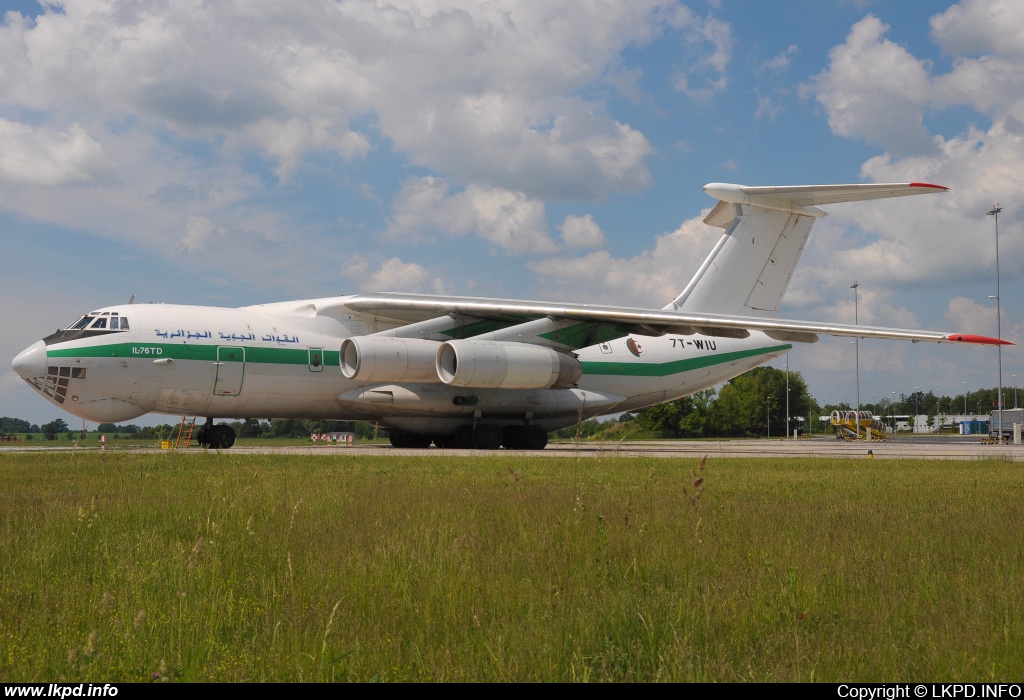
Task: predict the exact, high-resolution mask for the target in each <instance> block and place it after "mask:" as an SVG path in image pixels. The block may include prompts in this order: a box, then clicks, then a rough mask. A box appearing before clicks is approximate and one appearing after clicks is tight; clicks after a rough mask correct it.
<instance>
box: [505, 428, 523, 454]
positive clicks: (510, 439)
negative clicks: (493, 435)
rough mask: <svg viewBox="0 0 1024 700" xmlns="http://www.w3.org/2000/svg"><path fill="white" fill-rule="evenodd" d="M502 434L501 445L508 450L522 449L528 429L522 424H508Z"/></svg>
mask: <svg viewBox="0 0 1024 700" xmlns="http://www.w3.org/2000/svg"><path fill="white" fill-rule="evenodd" d="M501 436H502V437H501V446H502V447H504V448H505V449H506V450H521V449H523V448H524V446H525V443H526V430H525V429H524V428H523V426H521V425H506V426H505V429H504V430H502V431H501Z"/></svg>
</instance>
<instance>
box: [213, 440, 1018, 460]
mask: <svg viewBox="0 0 1024 700" xmlns="http://www.w3.org/2000/svg"><path fill="white" fill-rule="evenodd" d="M232 451H234V450H232ZM239 451H254V452H268V451H270V452H278V451H285V452H288V453H289V454H323V453H324V452H352V453H360V454H380V455H384V454H401V455H428V454H442V453H443V454H451V455H466V456H471V455H479V454H481V451H480V450H441V449H437V448H430V449H427V450H416V449H404V448H395V447H391V446H390V445H359V446H354V447H345V446H337V447H332V446H318V447H308V448H305V447H289V448H261V447H253V448H241V449H240V450H239ZM869 451H870V452H869ZM491 454H517V455H524V456H539V457H607V456H610V455H615V456H624V457H631V456H644V457H664V458H671V457H701V456H703V455H714V456H718V457H811V458H814V457H817V458H822V457H825V458H829V457H843V458H863V459H991V458H997V459H1009V460H1012V461H1024V445H983V444H981V440H980V438H978V437H974V436H972V437H964V438H961V437H959V436H927V437H926V436H917V437H905V438H898V439H895V440H887V441H884V442H878V441H875V442H871V443H866V442H846V441H844V440H836V439H835V438H832V437H822V438H811V439H801V440H783V439H780V440H768V439H760V440H756V439H755V440H741V439H737V440H652V441H629V442H613V441H603V442H602V441H581V442H578V443H575V442H558V443H551V444H549V445H548V446H547V447H546V448H545V449H544V450H541V451H539V452H520V451H507V450H496V451H494V452H492V453H491Z"/></svg>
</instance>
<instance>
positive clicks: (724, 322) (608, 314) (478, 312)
mask: <svg viewBox="0 0 1024 700" xmlns="http://www.w3.org/2000/svg"><path fill="white" fill-rule="evenodd" d="M342 304H343V305H344V306H346V307H347V308H349V309H352V310H353V311H361V312H372V313H378V314H381V315H383V316H391V317H395V318H410V317H419V318H423V319H427V318H435V317H439V316H445V315H448V314H457V315H460V316H466V317H470V318H478V319H481V320H505V319H509V318H517V319H541V318H549V319H555V320H565V321H575V322H583V323H593V324H602V325H604V324H616V325H628V326H630V327H633V328H636V329H637V330H636V331H634V332H638V333H646V334H648V335H659V334H664V333H678V334H682V335H686V334H693V333H700V334H702V335H710V336H723V337H732V338H735V337H744V336H745V335H746V334H747V333H749V332H750V331H762V332H764V333H766V334H767V335H768V336H769V337H772V338H775V339H776V340H785V341H791V342H805V343H806V342H815V341H816V340H817V339H818V338H817V336H818V335H833V336H841V337H850V338H885V339H890V340H909V341H912V342H922V341H924V342H932V343H971V344H977V345H1013V343H1011V342H1009V341H1007V340H1000V339H998V338H991V337H988V336H983V335H975V334H970V333H952V332H948V331H925V330H912V329H903V328H882V327H877V326H859V325H858V326H851V325H846V324H838V323H816V322H808V321H797V320H787V319H774V318H760V317H754V316H729V315H724V314H694V313H681V312H678V311H666V310H652V309H637V308H629V307H621V306H600V305H592V304H554V303H550V302H543V301H520V300H516V299H487V298H476V297H448V296H437V295H429V294H400V293H390V292H385V293H377V294H357V295H354V296H350V297H344V298H343V300H342Z"/></svg>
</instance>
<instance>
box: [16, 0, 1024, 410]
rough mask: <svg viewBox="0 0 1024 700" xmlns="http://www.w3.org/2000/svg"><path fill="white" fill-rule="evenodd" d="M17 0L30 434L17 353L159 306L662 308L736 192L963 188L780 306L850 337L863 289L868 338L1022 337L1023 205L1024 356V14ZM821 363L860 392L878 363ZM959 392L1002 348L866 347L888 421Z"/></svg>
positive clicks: (864, 233) (818, 254)
mask: <svg viewBox="0 0 1024 700" xmlns="http://www.w3.org/2000/svg"><path fill="white" fill-rule="evenodd" d="M5 7H7V8H8V11H7V14H6V15H5V16H4V18H3V21H2V24H0V241H2V243H3V246H2V249H3V260H4V272H3V275H2V276H0V298H2V300H3V302H4V303H3V305H2V308H3V312H2V313H3V320H4V322H5V326H6V329H7V330H6V332H5V333H3V334H2V335H0V415H12V416H20V417H23V418H27V419H30V420H32V421H33V422H46V421H49V420H52V419H53V418H54V417H57V415H59V412H58V411H56V409H54V408H53V407H52V406H50V405H49V404H47V403H46V402H45V401H43V400H42V399H41V398H39V397H38V396H36V395H35V394H34V393H33V392H31V390H30V389H29V388H28V387H27V386H26V385H25V384H24V383H23V382H22V381H21V380H20V379H19V378H18V377H17V376H16V375H14V373H13V372H12V371H11V370H10V361H11V359H12V358H13V357H14V355H15V354H17V352H18V351H20V350H21V349H22V348H24V347H26V346H27V345H29V344H31V343H32V342H33V341H34V340H36V339H38V338H39V337H41V336H43V335H45V334H47V333H49V332H52V330H53V329H54V328H56V327H57V326H63V325H66V324H67V323H69V322H70V321H72V320H74V318H76V317H77V315H78V314H80V313H83V312H85V311H88V310H90V309H92V308H96V307H100V306H105V305H109V304H112V303H118V302H121V301H125V300H127V299H128V297H129V296H130V295H132V294H136V295H137V298H138V300H140V301H150V300H152V301H166V302H178V303H190V304H208V305H229V306H241V305H247V304H253V303H261V302H267V301H275V300H283V299H290V298H304V297H318V296H330V295H336V294H343V293H353V292H358V291H373V290H399V291H418V292H441V293H452V294H474V295H483V296H501V297H524V298H535V299H550V300H566V301H593V302H600V303H613V304H614V303H622V304H630V305H644V306H654V307H660V306H661V305H662V304H664V303H665V302H667V301H668V300H669V299H671V298H673V297H674V296H675V294H676V292H678V290H680V289H681V288H682V287H683V286H684V285H685V283H686V281H687V280H688V279H689V277H690V276H691V275H692V273H693V271H694V270H695V269H696V267H697V265H699V263H700V261H701V260H702V259H703V258H704V257H705V255H706V254H707V252H708V251H709V250H710V249H711V247H712V245H713V244H714V242H715V240H717V237H718V236H719V235H720V231H719V230H718V229H711V228H708V227H706V226H704V225H703V224H702V223H700V219H701V217H702V212H703V211H704V210H706V209H707V208H709V207H711V206H712V205H713V204H714V202H713V201H712V200H711V199H709V198H708V197H707V196H706V195H705V194H704V193H703V192H702V191H701V187H702V186H703V185H704V184H705V183H708V182H714V181H725V182H738V183H742V184H749V185H766V184H773V185H781V184H803V183H813V182H821V183H838V182H872V181H875V182H881V181H909V180H923V181H931V182H937V183H940V184H943V185H947V186H950V187H951V188H952V192H951V193H950V194H947V195H943V196H941V197H928V198H915V199H909V200H896V201H893V202H868V203H859V204H847V205H835V206H833V207H830V208H829V211H830V216H829V217H827V218H826V219H824V220H822V221H820V222H819V223H818V224H817V225H816V227H815V230H814V233H812V237H811V241H810V243H809V244H808V246H807V248H806V250H805V252H804V256H803V260H802V262H801V265H800V267H799V268H798V271H797V274H796V275H795V276H794V279H793V282H792V284H791V286H790V290H789V293H788V294H787V297H786V300H785V304H784V308H783V312H782V315H783V316H785V317H789V318H798V319H806V320H822V321H824V320H837V321H844V322H852V321H853V295H852V292H851V290H850V288H849V287H850V284H852V282H853V281H854V280H855V279H856V280H858V281H859V282H860V283H861V287H860V292H861V297H860V299H861V301H860V307H859V311H860V321H861V323H867V324H872V325H885V326H897V327H911V328H930V329H936V330H949V331H961V332H976V333H985V334H992V335H994V334H995V325H996V324H995V320H996V319H995V309H994V306H993V303H992V302H991V301H990V300H989V299H988V296H989V295H990V294H994V293H995V282H994V279H995V260H994V236H993V226H992V224H993V222H992V219H991V217H986V216H985V212H986V211H988V209H989V207H991V205H992V204H993V202H996V201H999V202H1000V203H1001V204H1002V205H1003V206H1004V207H1005V209H1004V212H1003V214H1002V216H1001V218H1000V263H1001V271H1002V300H1003V319H1002V328H1003V336H1004V337H1006V338H1009V339H1011V340H1014V341H1016V342H1022V341H1024V317H1022V314H1021V313H1020V311H1019V308H1020V306H1019V304H1016V303H1014V302H1015V300H1016V299H1019V298H1020V296H1021V293H1022V292H1024V284H1022V283H1021V274H1020V273H1021V264H1020V261H1021V259H1022V254H1024V240H1022V237H1021V235H1020V234H1021V216H1020V214H1019V213H1018V207H1016V203H1017V202H1019V201H1020V200H1021V197H1020V196H1019V195H1020V194H1021V192H1022V189H1024V188H1022V185H1024V168H1022V167H1021V165H1022V162H1024V5H1021V4H1020V3H1014V2H1010V1H1009V0H964V2H960V3H955V4H952V3H950V4H940V3H934V2H927V3H925V2H899V3H895V2H840V3H816V2H783V3H748V2H742V3H739V2H728V1H727V0H722V1H720V2H690V3H676V2H668V1H662V0H649V1H647V2H628V3H626V2H612V1H611V0H608V1H606V2H597V1H594V2H579V3H571V4H565V3H523V2H512V1H509V2H502V1H495V2H490V3H478V2H455V1H442V0H438V1H436V2H424V1H418V2H393V3H383V2H379V3H378V2H366V1H359V2H338V3H335V2H326V1H323V2H290V3H281V4H279V5H274V4H270V3H258V4H257V3H245V2H237V3H232V2H218V3H200V2H194V3H171V4H168V3H162V2H131V3H127V2H115V1H113V0H81V1H79V2H67V3H59V2H48V3H46V4H45V5H40V4H37V3H32V2H14V3H11V2H7V3H6V4H5ZM1003 354H1004V357H1003V365H1004V372H1003V374H1004V384H1006V385H1010V384H1011V383H1012V379H1011V375H1012V374H1015V373H1016V374H1018V375H1020V376H1021V377H1022V378H1024V366H1020V364H1019V350H1018V349H1016V348H1009V349H1007V350H1005V351H1004V353H1003ZM790 360H791V364H792V367H793V369H796V370H799V371H801V372H802V373H803V374H804V376H805V378H806V379H807V380H808V383H809V385H810V389H811V392H812V393H813V394H814V396H815V397H816V398H817V399H818V400H819V401H821V402H834V401H842V400H848V401H851V402H852V401H853V400H854V396H855V388H854V380H853V375H852V372H850V371H849V369H850V368H851V367H852V364H853V351H852V346H850V343H849V341H848V340H838V339H826V340H822V341H821V342H820V343H817V344H815V345H811V346H797V348H796V349H795V350H794V351H793V352H792V353H791V358H790ZM776 365H778V366H781V365H782V363H781V362H777V363H776ZM1018 370H1019V371H1018ZM961 382H967V386H969V387H970V388H971V389H975V388H979V387H990V386H994V385H995V383H996V371H995V351H994V350H990V349H984V348H960V347H950V346H925V345H924V344H919V345H911V344H909V343H895V342H881V341H865V342H863V343H862V345H861V399H862V401H869V400H870V398H871V396H872V395H875V396H879V397H880V396H889V395H891V392H892V391H896V392H897V394H900V393H910V392H912V391H914V389H915V388H916V387H918V386H920V387H921V388H922V389H923V390H928V389H931V390H935V391H937V392H941V393H959V392H960V391H961V390H962V386H963V385H962V384H961ZM161 420H163V419H162V418H161Z"/></svg>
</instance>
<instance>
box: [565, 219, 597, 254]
mask: <svg viewBox="0 0 1024 700" xmlns="http://www.w3.org/2000/svg"><path fill="white" fill-rule="evenodd" d="M559 230H561V232H562V240H563V241H564V242H565V245H566V246H567V247H569V248H600V247H601V246H603V245H604V244H605V237H604V231H602V230H601V227H600V226H598V225H597V223H596V222H595V221H594V217H592V216H591V215H590V214H584V215H583V216H573V215H571V214H570V215H569V216H567V217H565V219H564V220H563V221H562V225H561V226H559Z"/></svg>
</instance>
